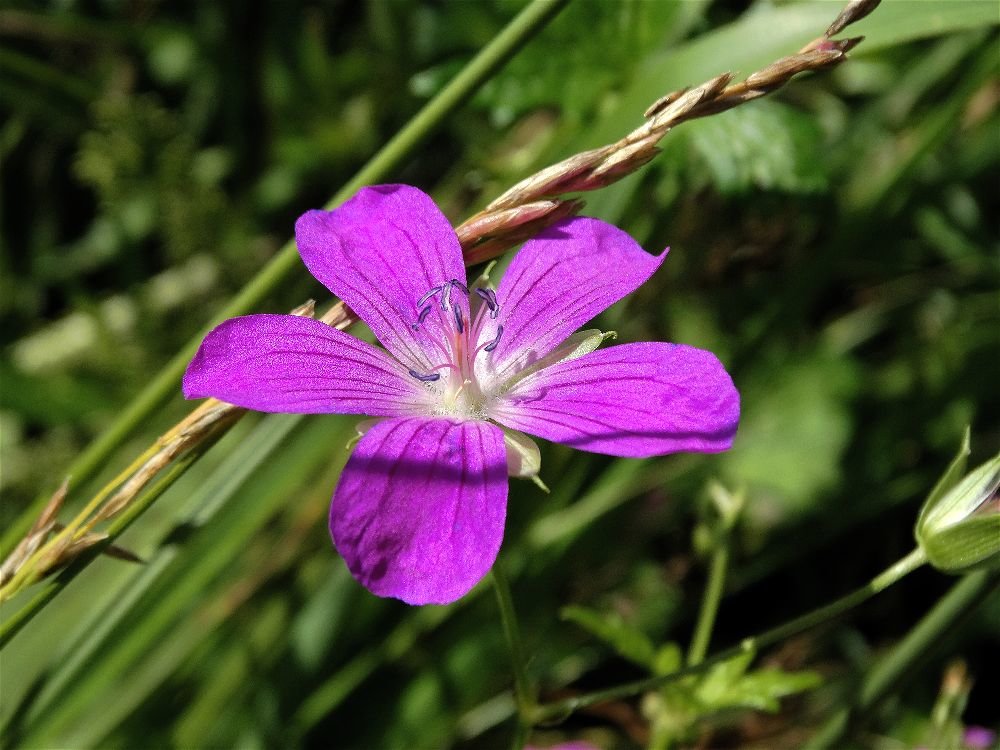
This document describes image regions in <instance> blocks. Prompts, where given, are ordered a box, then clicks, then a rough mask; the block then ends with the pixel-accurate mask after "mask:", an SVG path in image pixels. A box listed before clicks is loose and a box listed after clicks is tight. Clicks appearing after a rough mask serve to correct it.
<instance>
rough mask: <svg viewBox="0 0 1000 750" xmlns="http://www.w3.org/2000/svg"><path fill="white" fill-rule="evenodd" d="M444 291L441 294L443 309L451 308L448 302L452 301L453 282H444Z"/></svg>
mask: <svg viewBox="0 0 1000 750" xmlns="http://www.w3.org/2000/svg"><path fill="white" fill-rule="evenodd" d="M442 286H443V287H444V292H443V293H442V294H441V309H442V310H450V309H451V308H449V307H448V303H449V302H451V284H442Z"/></svg>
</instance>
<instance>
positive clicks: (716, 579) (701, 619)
mask: <svg viewBox="0 0 1000 750" xmlns="http://www.w3.org/2000/svg"><path fill="white" fill-rule="evenodd" d="M728 569H729V534H728V532H727V533H726V534H725V535H724V537H723V538H722V539H720V540H719V541H718V544H717V546H716V548H715V551H714V552H713V553H712V565H711V568H709V571H708V584H707V585H706V587H705V594H704V596H703V597H702V600H701V609H700V611H699V612H698V623H697V625H695V629H694V637H693V638H692V639H691V647H690V649H689V650H688V656H687V664H688V666H689V667H693V666H695V665H697V664H700V663H701V662H702V661H704V659H705V654H706V653H708V643H709V641H710V640H711V638H712V629H713V627H714V626H715V616H716V615H717V614H718V612H719V602H721V601H722V590H723V588H725V585H726V571H727V570H728Z"/></svg>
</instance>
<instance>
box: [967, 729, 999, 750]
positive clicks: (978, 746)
mask: <svg viewBox="0 0 1000 750" xmlns="http://www.w3.org/2000/svg"><path fill="white" fill-rule="evenodd" d="M996 739H997V733H996V732H994V731H993V730H992V729H989V728H987V727H977V726H971V727H966V728H965V732H963V734H962V744H963V745H965V746H966V747H967V748H969V750H989V748H991V747H993V743H994V742H996Z"/></svg>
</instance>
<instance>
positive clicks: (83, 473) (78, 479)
mask: <svg viewBox="0 0 1000 750" xmlns="http://www.w3.org/2000/svg"><path fill="white" fill-rule="evenodd" d="M568 2H569V0H533V2H531V4H529V5H528V6H527V7H526V8H525V9H524V10H523V11H521V13H519V14H518V15H517V16H516V17H515V18H514V19H513V20H512V21H511V22H510V23H509V24H508V25H507V26H506V28H504V29H503V31H501V32H500V33H499V34H498V35H497V36H496V37H494V38H493V40H492V41H491V42H490V43H489V44H487V45H486V46H485V47H484V48H483V49H482V50H480V52H479V54H477V55H476V56H475V57H474V58H473V59H472V60H470V61H469V63H468V65H466V66H465V68H463V69H462V71H461V72H460V73H459V74H458V75H457V76H455V78H453V79H452V80H451V81H450V82H449V83H448V85H447V86H445V87H444V88H443V89H442V90H441V91H440V92H439V93H438V94H437V95H436V96H435V97H434V98H433V99H431V100H430V101H429V102H428V103H427V104H426V105H425V106H424V108H423V109H421V110H420V112H418V113H417V114H416V116H415V117H414V118H413V119H412V120H410V121H409V123H407V125H406V126H405V127H404V128H403V129H402V130H401V131H399V133H397V134H396V136H395V137H394V138H393V139H392V140H390V141H389V142H388V143H387V144H386V145H385V146H383V147H382V148H381V149H380V150H379V152H378V153H377V154H375V156H373V157H372V158H371V160H369V161H368V163H367V164H365V165H364V166H363V167H362V168H361V170H360V171H359V172H358V173H357V174H356V175H355V176H354V177H353V178H352V179H351V180H350V181H349V182H348V183H347V184H346V185H344V186H343V187H342V188H341V189H340V190H339V191H338V192H337V194H336V195H335V196H334V197H333V198H332V199H331V200H330V201H329V202H328V203H327V204H326V208H327V209H330V208H333V207H334V206H336V205H338V204H340V203H342V202H343V201H345V200H346V199H347V198H349V197H350V196H351V195H353V194H354V193H355V192H357V191H358V189H359V188H361V187H362V186H364V185H367V184H371V183H374V182H378V181H380V180H383V179H385V177H386V176H387V175H389V174H390V173H391V172H392V171H393V170H394V169H395V168H396V167H397V166H399V165H400V164H401V163H402V162H403V161H404V160H405V159H406V158H407V157H408V156H410V155H411V154H412V153H413V152H414V151H415V150H416V148H417V147H418V146H419V145H420V144H421V143H422V142H423V141H424V140H425V139H426V138H427V137H428V136H429V135H430V134H431V133H432V132H434V130H435V129H436V128H437V127H438V126H440V125H441V124H442V123H443V122H444V121H445V120H447V118H448V116H449V115H451V114H452V113H453V112H454V111H455V110H456V109H458V108H459V107H460V106H461V105H462V104H463V103H465V102H466V101H468V99H469V98H470V96H471V94H472V92H473V91H475V90H476V89H477V88H478V87H479V86H480V85H482V84H483V83H484V82H485V81H487V80H488V79H489V78H490V76H492V74H493V73H494V72H496V71H497V70H498V69H500V68H501V67H502V66H503V65H504V64H505V63H506V62H507V61H508V60H510V58H511V57H513V56H514V54H515V53H517V52H518V50H520V49H521V47H523V46H524V44H525V43H526V42H527V41H528V40H529V39H531V38H532V37H533V36H535V34H537V33H538V32H539V31H540V30H541V29H543V28H544V27H545V25H546V24H547V23H548V22H549V21H550V20H551V19H552V18H553V17H554V16H555V15H556V14H557V13H558V12H559V11H560V10H562V8H563V7H564V6H565V5H566V4H567V3H568ZM298 268H299V255H298V251H297V249H296V246H295V242H294V240H290V241H289V242H287V243H285V245H284V246H283V247H282V248H281V249H280V250H279V251H278V252H277V254H275V256H274V257H273V258H271V260H270V261H269V262H268V264H267V265H266V266H264V268H263V269H261V271H260V272H259V273H258V274H257V275H256V276H254V278H252V279H251V280H250V281H249V282H248V283H247V284H246V285H245V286H244V287H243V289H242V290H241V291H240V292H239V293H238V294H237V295H236V296H235V297H234V298H233V299H232V300H231V301H230V303H229V304H228V305H226V307H225V308H223V309H222V310H221V311H220V312H219V314H218V315H217V316H216V317H215V318H214V319H213V321H212V322H211V323H209V325H207V326H206V327H205V328H203V329H202V330H200V331H198V333H197V334H196V335H195V336H194V337H193V338H192V339H191V340H190V341H188V343H187V344H186V345H185V346H184V348H182V349H181V350H180V351H179V352H178V353H177V354H176V355H175V356H174V357H173V359H171V360H170V361H169V362H167V363H166V364H165V365H164V366H163V367H162V368H161V369H160V371H159V373H158V374H157V375H156V377H155V378H154V379H153V380H152V382H150V383H149V385H147V386H146V387H145V388H144V389H143V390H142V391H141V392H140V393H139V394H138V395H137V396H136V397H135V398H134V399H133V400H132V402H131V403H130V404H129V405H128V406H126V407H125V409H124V410H123V411H122V412H121V414H120V415H119V417H118V418H117V419H116V420H115V422H114V423H113V424H112V425H111V427H110V428H108V430H107V431H106V432H104V433H103V434H101V436H100V437H98V438H97V440H95V441H94V442H92V443H91V444H90V445H89V446H88V447H87V448H86V450H84V452H83V453H81V454H80V456H78V457H77V459H76V460H75V461H74V462H73V464H72V465H71V466H70V467H69V469H68V470H67V471H66V474H67V475H68V476H69V477H70V479H71V482H72V484H73V486H75V487H79V486H80V485H82V484H84V483H85V482H87V481H88V480H89V479H91V478H92V477H93V476H94V475H95V474H96V473H97V472H98V471H99V470H100V469H101V468H103V467H104V466H105V465H106V464H107V461H108V459H109V458H110V456H111V454H112V453H113V452H114V451H115V450H117V449H118V448H119V447H120V446H121V445H122V443H124V442H125V440H126V439H127V438H128V437H129V436H130V435H131V434H132V433H133V432H134V431H135V430H136V429H137V428H139V427H140V426H142V425H143V424H145V423H146V421H147V420H148V419H149V416H150V415H151V414H152V413H153V412H154V411H156V409H158V408H159V407H160V406H162V405H163V404H164V403H166V402H167V401H168V400H169V399H170V398H172V397H173V396H174V395H175V394H176V393H177V391H178V385H179V384H180V380H181V376H182V375H183V374H184V369H185V368H186V367H187V364H188V362H190V361H191V358H192V357H193V356H194V354H195V352H196V351H197V350H198V346H199V345H200V344H201V339H202V338H203V337H204V335H205V334H206V333H207V332H208V330H209V329H210V328H211V327H212V326H213V325H215V324H216V323H218V322H219V321H221V320H224V319H225V318H232V317H235V316H237V315H244V314H246V313H247V312H250V311H251V310H253V309H255V308H256V307H258V306H259V305H260V303H261V302H262V301H263V300H264V299H265V298H266V297H267V296H268V295H269V294H271V293H272V292H273V291H274V290H275V289H277V288H278V287H279V286H280V285H281V284H282V282H284V281H285V279H287V278H288V277H289V276H291V274H292V273H293V272H294V271H295V270H296V269H298ZM47 501H48V497H47V496H44V495H43V496H41V497H39V498H38V499H37V500H36V501H35V502H34V503H33V504H31V505H30V506H29V507H28V508H27V509H26V510H25V511H24V512H23V513H22V514H21V515H20V516H19V517H18V518H17V519H15V520H14V521H13V522H12V523H11V524H10V525H9V526H8V528H7V529H6V530H5V532H4V534H3V537H2V541H0V557H2V556H5V555H6V554H7V553H8V552H9V551H10V550H11V549H13V547H14V546H15V545H16V544H17V542H18V540H19V539H20V538H21V537H22V536H23V535H24V533H25V532H26V531H27V530H28V528H30V526H31V524H32V523H34V520H35V518H37V516H38V514H39V513H40V512H41V510H42V508H43V507H44V505H45V503H46V502H47Z"/></svg>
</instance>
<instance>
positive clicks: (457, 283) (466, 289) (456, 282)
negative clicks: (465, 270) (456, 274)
mask: <svg viewBox="0 0 1000 750" xmlns="http://www.w3.org/2000/svg"><path fill="white" fill-rule="evenodd" d="M448 283H449V284H451V285H452V286H457V287H458V288H459V289H461V290H462V291H463V292H465V293H466V294H468V293H469V287H467V286H466V285H465V284H463V283H462V282H461V281H459V280H458V279H452V280H451V281H449V282H448Z"/></svg>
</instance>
